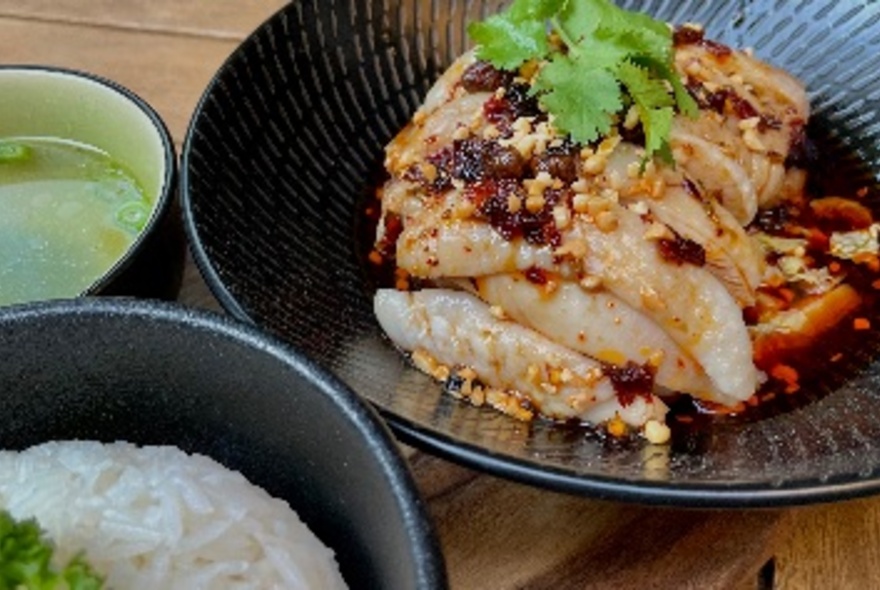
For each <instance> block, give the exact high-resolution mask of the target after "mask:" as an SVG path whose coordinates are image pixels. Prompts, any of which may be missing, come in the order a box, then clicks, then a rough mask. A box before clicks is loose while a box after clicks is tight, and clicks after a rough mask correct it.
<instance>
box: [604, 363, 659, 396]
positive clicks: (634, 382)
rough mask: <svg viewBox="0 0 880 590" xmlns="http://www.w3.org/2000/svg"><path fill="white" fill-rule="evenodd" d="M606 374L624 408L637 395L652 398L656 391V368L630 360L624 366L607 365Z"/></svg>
mask: <svg viewBox="0 0 880 590" xmlns="http://www.w3.org/2000/svg"><path fill="white" fill-rule="evenodd" d="M604 372H605V374H606V375H607V376H608V378H609V379H610V380H611V384H612V385H613V386H614V392H615V393H616V394H617V399H618V400H619V401H620V405H621V406H623V407H624V408H625V407H627V406H628V405H630V404H632V403H633V402H634V401H635V400H636V398H637V397H639V396H641V397H644V398H646V399H651V395H652V393H653V391H654V372H655V371H654V368H653V367H651V366H649V365H640V364H638V363H634V362H632V361H628V362H627V363H626V364H625V365H623V366H618V365H606V366H605V368H604Z"/></svg>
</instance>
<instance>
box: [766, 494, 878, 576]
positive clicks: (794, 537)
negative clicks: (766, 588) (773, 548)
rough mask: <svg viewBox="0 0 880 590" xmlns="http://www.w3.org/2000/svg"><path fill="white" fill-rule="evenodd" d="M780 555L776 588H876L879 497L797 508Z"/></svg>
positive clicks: (782, 543) (778, 552)
mask: <svg viewBox="0 0 880 590" xmlns="http://www.w3.org/2000/svg"><path fill="white" fill-rule="evenodd" d="M791 523H792V524H791V527H790V528H789V530H788V534H787V536H786V538H785V539H784V540H783V541H782V542H781V543H780V545H779V548H778V551H777V554H776V582H777V584H776V588H777V589H778V590H799V589H801V588H877V587H878V583H880V582H878V580H880V499H878V498H866V499H861V500H852V501H848V502H840V503H836V504H830V505H821V506H811V507H808V508H798V509H797V510H795V511H793V512H792V515H791Z"/></svg>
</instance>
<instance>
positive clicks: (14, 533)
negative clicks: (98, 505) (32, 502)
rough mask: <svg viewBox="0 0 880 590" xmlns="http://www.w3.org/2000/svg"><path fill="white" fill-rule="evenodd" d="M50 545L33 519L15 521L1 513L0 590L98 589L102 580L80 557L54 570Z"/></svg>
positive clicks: (52, 550) (6, 514)
mask: <svg viewBox="0 0 880 590" xmlns="http://www.w3.org/2000/svg"><path fill="white" fill-rule="evenodd" d="M53 553H54V548H53V546H52V545H51V544H50V543H49V542H48V541H46V540H45V539H44V538H43V532H42V531H41V530H40V527H39V525H38V524H37V522H36V521H35V520H33V519H28V520H22V521H16V520H15V519H13V518H12V517H11V516H10V515H9V513H7V512H5V511H3V510H0V589H3V590H6V589H9V590H22V589H24V590H100V589H101V588H102V587H103V583H104V581H103V579H102V578H101V576H99V575H97V574H96V573H95V572H94V571H93V570H92V568H91V566H89V564H88V563H86V561H85V558H84V557H83V556H82V555H77V556H76V557H74V558H73V559H72V560H71V561H70V562H69V563H68V564H67V565H66V566H65V567H64V568H62V569H61V570H57V569H55V568H54V567H53V565H52V563H51V560H52V554H53Z"/></svg>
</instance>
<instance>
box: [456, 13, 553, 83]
mask: <svg viewBox="0 0 880 590" xmlns="http://www.w3.org/2000/svg"><path fill="white" fill-rule="evenodd" d="M468 34H469V35H470V36H471V37H472V38H473V39H474V40H475V41H476V42H477V43H479V48H478V49H477V57H479V58H480V59H482V60H486V61H489V62H491V63H492V64H494V65H495V67H498V68H501V69H502V70H513V69H515V68H518V67H519V66H521V65H522V64H523V63H525V62H526V61H528V60H530V59H533V58H541V57H543V56H545V55H547V53H548V52H549V44H548V43H547V29H546V27H545V26H544V24H543V22H541V21H527V22H521V23H520V22H516V21H513V20H511V19H510V18H509V17H508V16H505V15H503V14H501V15H495V16H491V17H489V18H488V19H486V20H485V21H483V22H478V23H471V24H470V25H469V26H468Z"/></svg>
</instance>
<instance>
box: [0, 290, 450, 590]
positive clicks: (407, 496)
mask: <svg viewBox="0 0 880 590" xmlns="http://www.w3.org/2000/svg"><path fill="white" fill-rule="evenodd" d="M70 316H76V317H81V318H86V317H96V318H102V319H107V318H119V319H124V318H138V319H146V320H157V321H161V322H166V323H168V324H173V325H176V326H179V327H181V328H184V329H187V330H195V331H203V332H211V333H213V334H216V335H218V336H220V337H222V338H224V339H227V340H232V341H235V342H237V343H239V344H241V345H243V346H246V347H248V348H251V349H254V350H257V351H259V353H260V354H263V355H268V356H270V357H272V358H273V359H275V360H277V361H279V362H281V363H283V364H284V365H286V366H288V367H290V368H291V369H292V370H293V371H294V372H295V373H296V374H298V375H301V376H302V377H303V378H304V379H305V380H306V381H308V382H309V383H310V384H311V385H312V387H313V388H314V389H315V390H318V391H320V393H321V394H322V395H324V396H325V397H326V398H328V399H329V400H330V401H332V402H333V404H334V405H335V406H336V407H337V408H338V409H339V411H340V412H341V413H342V414H343V415H344V416H345V418H346V420H347V421H348V422H349V423H350V424H351V425H352V426H353V427H354V428H355V429H357V431H358V432H359V433H360V434H361V436H363V438H364V440H365V441H366V442H367V446H368V448H369V449H370V450H371V452H372V454H373V455H374V456H375V457H376V459H377V460H378V462H379V464H380V465H381V469H382V472H383V475H384V478H385V480H386V481H387V482H388V484H389V487H390V489H391V492H392V494H393V496H394V498H395V500H396V502H397V506H398V509H399V512H400V514H401V515H402V518H403V521H404V524H405V528H406V532H407V536H408V537H409V539H410V540H411V546H412V550H413V553H414V563H413V567H414V570H415V572H416V573H417V576H418V580H419V582H420V586H419V588H425V589H438V590H439V589H444V588H447V581H446V569H445V563H444V559H443V554H442V552H441V550H440V545H439V541H438V539H437V536H436V534H435V531H434V525H433V522H432V521H431V519H430V518H429V516H428V512H427V508H426V506H425V503H424V500H423V499H422V497H421V495H420V494H419V492H418V490H417V488H416V484H415V480H414V478H413V476H412V474H411V472H410V470H409V465H408V464H407V462H406V460H405V459H404V458H403V455H402V454H401V453H400V451H399V449H398V448H397V443H396V441H395V439H394V437H393V435H392V433H391V431H390V430H389V429H388V427H387V426H386V424H385V422H384V421H383V420H382V419H381V417H380V416H379V414H378V413H377V412H376V411H375V409H374V408H373V407H372V406H371V405H370V404H367V403H365V402H364V400H363V399H361V397H360V396H358V395H357V394H356V393H355V392H354V391H352V390H351V388H349V387H348V385H346V384H345V383H343V382H342V381H341V380H339V379H338V378H336V376H335V375H333V374H331V373H330V372H329V371H326V370H325V369H323V368H322V367H320V366H318V365H317V364H316V363H314V362H313V361H311V360H310V359H308V358H306V357H305V356H304V355H302V354H301V353H299V352H298V351H296V350H295V349H293V348H292V347H290V346H288V345H287V344H285V343H283V342H282V341H280V340H278V339H276V338H274V337H272V336H271V335H268V334H266V333H264V332H262V331H260V330H259V329H257V328H255V327H253V326H250V325H246V324H244V323H242V322H240V321H238V320H235V319H234V318H229V317H226V316H223V315H221V314H218V313H215V312H212V311H208V310H200V309H195V308H190V307H186V306H183V305H180V304H177V303H169V302H163V301H158V300H141V299H135V298H127V297H79V298H76V299H59V300H53V301H42V302H36V303H25V304H19V305H11V306H8V307H4V308H0V326H3V325H5V324H13V323H21V322H28V321H32V320H39V319H45V318H51V317H59V318H60V317H70Z"/></svg>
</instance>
